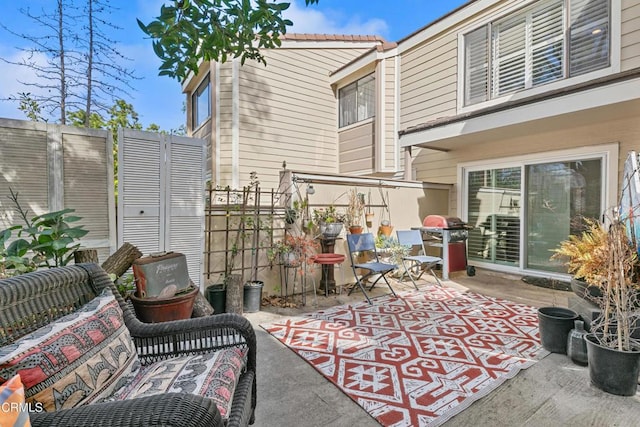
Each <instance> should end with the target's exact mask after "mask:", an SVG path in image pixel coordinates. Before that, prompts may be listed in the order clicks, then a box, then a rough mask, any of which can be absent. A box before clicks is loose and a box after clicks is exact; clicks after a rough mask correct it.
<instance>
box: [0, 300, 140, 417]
mask: <svg viewBox="0 0 640 427" xmlns="http://www.w3.org/2000/svg"><path fill="white" fill-rule="evenodd" d="M138 366H139V363H138V357H137V354H136V351H135V347H134V345H133V341H132V340H131V337H130V335H129V331H128V329H127V328H126V326H125V324H124V319H123V314H122V310H121V309H120V306H119V305H118V302H117V301H116V299H115V298H114V296H113V294H112V293H111V290H110V289H105V290H104V291H103V293H102V294H101V295H99V296H98V297H96V298H94V299H93V300H91V301H90V302H89V303H88V304H86V305H85V306H84V307H82V308H81V309H79V310H78V311H76V312H74V313H71V314H68V315H67V316H64V317H62V318H60V319H58V320H57V321H55V322H52V323H50V324H49V325H47V326H44V327H42V328H40V329H38V330H37V331H35V332H33V333H31V334H29V335H26V336H24V337H22V338H21V339H20V340H18V341H16V342H15V343H13V344H11V345H8V346H5V347H2V348H0V381H3V380H6V379H8V378H11V377H12V376H14V375H16V374H17V373H20V377H21V378H22V382H23V384H24V387H25V395H26V399H27V402H39V403H40V404H42V406H43V407H44V410H45V411H57V410H60V409H66V408H72V407H75V406H79V405H83V404H87V403H91V402H93V401H95V400H97V399H100V398H102V397H104V396H108V395H110V394H111V393H113V390H114V389H116V388H119V387H120V386H121V384H118V380H120V379H121V378H124V377H126V376H127V375H129V374H131V373H132V372H133V371H134V370H135V369H137V367H138Z"/></svg>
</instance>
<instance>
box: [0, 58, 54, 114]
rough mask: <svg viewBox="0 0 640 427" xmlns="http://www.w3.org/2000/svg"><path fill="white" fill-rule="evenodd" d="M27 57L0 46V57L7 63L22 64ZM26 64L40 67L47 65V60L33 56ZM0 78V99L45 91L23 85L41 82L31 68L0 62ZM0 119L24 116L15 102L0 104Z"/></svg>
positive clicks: (2, 102)
mask: <svg viewBox="0 0 640 427" xmlns="http://www.w3.org/2000/svg"><path fill="white" fill-rule="evenodd" d="M27 55H28V54H27V53H26V52H21V51H16V50H15V49H9V48H7V47H6V46H2V45H0V57H2V58H4V59H6V60H7V61H9V62H13V63H22V62H23V59H26V58H27ZM27 62H35V63H37V64H39V65H41V66H42V65H45V64H46V63H47V58H46V56H45V55H44V54H35V55H34V56H33V57H31V58H29V60H28V61H27ZM0 76H3V79H2V85H0V99H3V100H4V99H7V98H9V97H12V98H14V97H16V96H17V95H18V93H21V92H29V93H33V94H44V93H45V89H42V88H37V87H34V86H26V85H25V84H24V83H36V84H37V83H38V82H43V81H42V79H40V78H39V77H38V76H37V75H36V73H35V71H34V70H33V69H32V68H29V67H24V66H20V65H16V64H10V63H7V62H5V61H0ZM43 83H44V82H43ZM0 117H3V118H12V119H24V118H25V116H24V114H23V113H22V112H21V111H20V110H18V103H17V102H15V101H1V102H0Z"/></svg>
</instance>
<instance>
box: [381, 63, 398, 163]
mask: <svg viewBox="0 0 640 427" xmlns="http://www.w3.org/2000/svg"><path fill="white" fill-rule="evenodd" d="M384 65H385V94H384V109H383V112H384V117H383V119H384V122H385V129H384V131H385V132H384V156H385V163H384V166H385V170H387V171H390V172H395V171H396V156H397V147H396V141H395V132H394V129H395V127H394V122H395V105H396V104H395V102H394V100H395V92H396V66H395V58H389V59H387V60H385V61H384Z"/></svg>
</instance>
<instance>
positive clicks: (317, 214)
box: [313, 205, 346, 224]
mask: <svg viewBox="0 0 640 427" xmlns="http://www.w3.org/2000/svg"><path fill="white" fill-rule="evenodd" d="M345 221H346V216H345V214H344V213H342V212H338V210H337V209H336V207H335V206H334V205H329V206H328V207H327V208H326V209H323V208H319V209H314V210H313V222H315V223H316V224H321V223H325V224H331V223H333V222H345Z"/></svg>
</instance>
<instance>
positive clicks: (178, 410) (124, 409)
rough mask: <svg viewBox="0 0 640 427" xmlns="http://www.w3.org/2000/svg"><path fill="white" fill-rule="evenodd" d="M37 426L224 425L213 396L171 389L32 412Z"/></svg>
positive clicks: (34, 423)
mask: <svg viewBox="0 0 640 427" xmlns="http://www.w3.org/2000/svg"><path fill="white" fill-rule="evenodd" d="M29 417H30V419H31V425H32V426H33V427H37V426H42V427H45V426H47V427H49V426H50V427H58V426H59V427H83V426H86V427H99V426H104V427H107V426H130V427H146V426H152V425H162V426H168V427H182V426H184V427H198V426H203V427H204V426H222V425H223V422H222V417H221V416H220V412H218V408H217V407H216V404H215V403H214V402H213V400H211V399H207V398H206V397H202V396H197V395H192V394H178V393H167V394H160V395H156V396H149V397H142V398H139V399H131V400H123V401H117V402H107V403H97V404H91V405H85V406H79V407H77V408H73V409H64V410H61V411H56V412H42V413H31V414H29Z"/></svg>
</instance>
